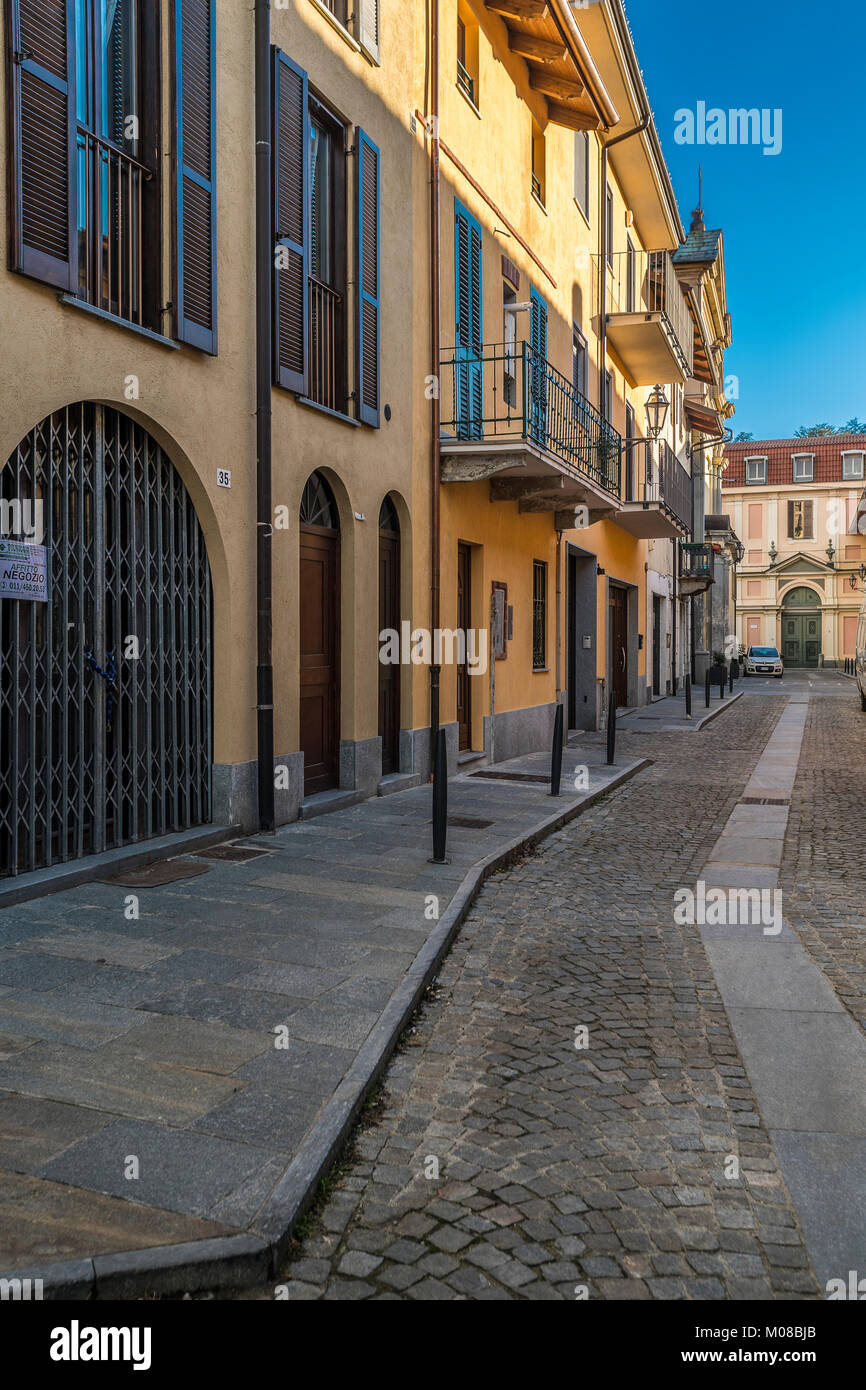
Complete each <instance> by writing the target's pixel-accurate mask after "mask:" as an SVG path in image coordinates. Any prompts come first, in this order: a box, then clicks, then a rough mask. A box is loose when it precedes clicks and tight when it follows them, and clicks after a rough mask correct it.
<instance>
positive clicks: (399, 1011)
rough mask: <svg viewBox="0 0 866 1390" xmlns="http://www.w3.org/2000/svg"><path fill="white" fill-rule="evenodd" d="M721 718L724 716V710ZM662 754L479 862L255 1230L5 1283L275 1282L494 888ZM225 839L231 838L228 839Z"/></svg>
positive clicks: (66, 1294)
mask: <svg viewBox="0 0 866 1390" xmlns="http://www.w3.org/2000/svg"><path fill="white" fill-rule="evenodd" d="M719 712H720V711H719ZM652 761H653V760H652V758H638V759H636V760H635V761H634V762H633V763H631V764H630V765H629V766H627V767H626V768H624V769H623V771H622V772H621V773H619V774H618V775H617V776H615V777H612V778H611V779H610V780H609V782H608V783H607V784H606V785H605V786H603V787H599V788H598V789H597V791H594V792H591V793H590V794H589V795H587V796H584V797H581V799H580V800H579V801H575V802H573V803H572V804H571V805H570V806H568V807H566V808H565V809H564V810H561V811H556V812H554V814H553V815H551V816H547V817H546V818H545V819H544V820H542V821H540V822H539V823H538V824H537V825H536V826H535V827H534V828H533V829H532V830H529V831H527V832H525V833H524V834H522V835H518V836H517V838H516V839H514V840H511V841H509V842H508V843H506V844H505V845H503V846H500V847H499V848H498V849H495V850H493V851H492V852H491V853H490V854H489V855H487V857H486V858H485V859H482V860H480V861H479V862H478V863H477V864H474V865H473V866H472V868H471V869H470V870H469V872H468V873H467V875H466V877H465V878H464V879H463V882H462V883H461V884H460V886H459V888H458V889H457V891H456V893H455V894H454V896H453V897H452V899H451V902H450V903H449V905H448V907H447V909H446V911H445V914H444V916H443V917H442V919H441V920H440V922H439V923H438V924H437V926H436V929H435V931H434V932H433V933H432V935H431V936H430V937H428V939H427V941H426V942H425V943H424V946H423V947H422V948H421V950H420V951H419V953H418V955H417V956H416V957H415V960H414V961H413V963H412V965H411V966H410V967H409V969H408V971H407V972H406V974H405V975H404V977H403V979H402V981H401V982H400V984H399V985H398V986H397V988H396V989H395V991H394V993H393V994H392V995H391V998H390V999H389V1001H388V1003H387V1004H386V1006H385V1009H384V1010H383V1012H382V1015H381V1017H380V1019H379V1021H378V1023H377V1024H375V1026H374V1027H373V1030H372V1032H371V1033H370V1035H369V1037H368V1038H367V1040H366V1042H365V1043H364V1045H363V1047H362V1048H361V1051H360V1052H359V1053H358V1055H357V1057H356V1058H355V1061H354V1063H353V1064H352V1066H351V1068H350V1070H349V1071H348V1073H347V1074H346V1076H344V1078H343V1080H342V1081H341V1082H340V1085H339V1086H338V1087H337V1089H336V1091H335V1092H334V1094H333V1096H332V1097H331V1099H330V1100H329V1101H328V1103H327V1104H326V1105H325V1106H324V1108H323V1110H322V1112H321V1114H320V1115H319V1117H318V1119H317V1121H316V1123H315V1126H314V1128H313V1130H312V1131H311V1133H310V1134H309V1135H308V1136H307V1138H306V1139H305V1140H304V1142H303V1143H302V1144H301V1147H300V1149H299V1150H298V1153H297V1154H296V1155H295V1157H294V1158H293V1160H292V1162H291V1163H290V1164H289V1166H288V1168H287V1169H286V1171H285V1172H284V1174H283V1176H282V1177H281V1178H280V1179H279V1181H278V1182H277V1184H276V1186H275V1187H274V1189H273V1191H272V1192H271V1195H270V1197H269V1198H268V1199H267V1201H266V1202H265V1203H264V1205H263V1206H262V1207H261V1208H260V1209H259V1212H258V1214H257V1216H256V1218H255V1219H254V1223H253V1228H252V1229H251V1230H249V1231H247V1232H243V1233H238V1234H237V1235H231V1236H221V1237H216V1238H214V1239H210V1240H201V1241H190V1242H185V1243H183V1244H175V1245H160V1246H155V1247H153V1248H151V1249H146V1250H126V1251H121V1252H119V1253H115V1254H111V1255H97V1256H95V1257H93V1258H90V1259H84V1260H69V1261H65V1262H60V1263H55V1264H46V1265H37V1266H32V1267H30V1268H28V1269H25V1270H11V1271H8V1272H5V1273H4V1274H3V1275H2V1276H0V1277H2V1278H5V1279H22V1280H23V1279H30V1280H34V1279H41V1280H42V1281H43V1298H44V1299H50V1300H55V1301H57V1300H63V1299H70V1300H81V1299H84V1300H86V1299H132V1298H141V1297H143V1296H144V1295H146V1294H157V1295H163V1296H167V1295H171V1294H178V1293H194V1292H198V1291H203V1290H206V1289H215V1290H216V1289H227V1288H237V1287H240V1286H242V1285H244V1284H247V1283H249V1282H251V1281H253V1280H255V1279H259V1280H266V1279H268V1278H269V1277H271V1275H272V1273H273V1270H274V1268H275V1266H276V1265H277V1264H279V1262H280V1261H281V1260H282V1259H283V1257H284V1256H285V1253H286V1251H287V1250H288V1248H289V1246H290V1243H291V1239H292V1232H293V1230H294V1227H295V1226H296V1225H297V1222H298V1221H299V1220H300V1218H301V1217H302V1216H303V1215H304V1213H305V1212H306V1211H307V1210H308V1208H309V1207H310V1206H311V1205H312V1202H313V1200H314V1198H315V1195H316V1191H317V1188H318V1186H319V1183H320V1181H321V1179H322V1177H323V1176H324V1174H325V1173H326V1172H327V1171H328V1169H329V1167H330V1166H331V1165H332V1164H333V1162H334V1160H335V1158H336V1157H337V1155H338V1153H339V1151H340V1149H341V1148H342V1146H343V1144H344V1142H345V1140H346V1138H347V1137H348V1135H349V1132H350V1131H351V1128H352V1126H353V1124H354V1122H355V1119H356V1118H357V1116H358V1113H359V1112H360V1110H361V1107H362V1106H363V1104H364V1101H365V1100H366V1098H367V1096H368V1094H369V1092H370V1090H371V1089H372V1087H373V1086H374V1085H375V1084H376V1082H377V1081H378V1079H379V1077H380V1076H381V1075H382V1073H383V1071H384V1070H385V1067H386V1066H387V1064H388V1061H389V1060H390V1057H391V1053H392V1052H393V1050H394V1048H395V1046H396V1045H397V1042H398V1040H399V1038H400V1035H401V1034H402V1032H403V1031H404V1029H405V1027H406V1024H407V1022H408V1021H409V1019H410V1018H411V1017H412V1015H413V1013H414V1012H415V1010H416V1009H417V1008H418V1005H419V1004H420V1003H421V1000H422V999H423V996H424V993H425V991H426V989H427V987H428V985H429V984H430V981H431V980H432V979H433V978H434V977H435V975H436V972H437V970H438V969H439V966H440V964H441V962H442V960H443V959H444V957H445V956H446V955H447V953H448V950H449V949H450V947H451V944H452V942H453V940H454V938H455V937H456V935H457V933H458V931H459V930H460V926H461V925H462V923H463V921H464V920H465V918H466V915H467V913H468V911H469V909H470V907H471V906H472V904H473V903H474V901H475V899H476V897H477V896H478V893H479V890H480V889H481V887H482V885H483V884H484V882H485V881H486V880H487V879H488V878H489V877H490V875H491V874H492V873H495V872H496V870H497V869H500V868H503V867H505V866H506V865H507V864H509V863H510V862H511V861H512V860H513V859H514V858H515V857H516V856H517V855H518V854H521V853H523V852H524V851H526V850H528V849H533V848H534V847H535V846H536V845H537V844H539V843H540V842H541V841H542V840H544V839H546V838H547V837H548V836H549V835H552V834H555V833H556V831H557V830H560V829H562V827H563V826H565V825H567V824H568V823H569V822H570V821H572V820H574V819H575V818H576V817H577V816H579V815H580V814H581V813H582V812H583V811H586V810H588V809H589V808H590V807H591V806H593V805H594V804H595V803H596V802H597V801H598V800H600V798H601V797H603V796H606V795H607V794H608V793H609V792H611V791H613V790H614V789H615V788H617V787H621V786H623V785H624V784H625V783H626V782H628V781H630V780H631V778H632V777H635V776H636V775H637V774H638V773H639V772H642V771H643V770H644V768H647V767H650V766H651V765H652ZM221 833H222V834H223V838H225V833H224V832H221Z"/></svg>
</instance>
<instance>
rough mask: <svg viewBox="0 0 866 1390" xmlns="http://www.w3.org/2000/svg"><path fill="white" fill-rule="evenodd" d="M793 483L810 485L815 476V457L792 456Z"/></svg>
mask: <svg viewBox="0 0 866 1390" xmlns="http://www.w3.org/2000/svg"><path fill="white" fill-rule="evenodd" d="M793 460H794V482H795V483H811V481H812V479H813V478H814V476H815V455H814V454H794V455H793Z"/></svg>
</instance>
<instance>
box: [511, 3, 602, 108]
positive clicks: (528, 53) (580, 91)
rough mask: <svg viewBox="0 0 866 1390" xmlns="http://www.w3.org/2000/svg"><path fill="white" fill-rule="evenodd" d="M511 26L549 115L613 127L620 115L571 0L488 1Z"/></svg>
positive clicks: (515, 48)
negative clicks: (578, 24)
mask: <svg viewBox="0 0 866 1390" xmlns="http://www.w3.org/2000/svg"><path fill="white" fill-rule="evenodd" d="M484 4H485V8H486V9H487V10H488V11H490V13H491V14H495V15H496V16H497V17H498V18H499V19H501V20H502V22H503V24H504V25H505V27H506V28H507V30H508V47H509V50H510V51H511V52H512V53H514V54H517V55H518V57H520V58H523V60H524V62H525V63H526V65H527V67H528V68H529V86H530V88H531V89H532V91H534V92H538V93H539V94H540V95H541V96H543V97H544V98H545V99H546V101H547V118H548V121H551V122H552V123H553V124H554V125H561V126H565V127H567V129H569V130H598V129H600V128H602V127H604V128H606V129H609V128H610V127H611V126H614V125H616V124H617V123H618V121H619V114H618V112H617V110H616V108H615V107H614V105H613V102H612V101H611V99H610V96H609V95H608V92H607V89H606V87H605V85H604V83H603V82H602V80H601V76H600V74H599V72H598V69H597V68H596V66H595V63H594V62H593V60H592V57H591V55H590V52H589V49H588V48H587V46H586V43H585V42H584V39H583V37H582V35H581V33H580V30H579V29H578V27H577V25H576V24H575V22H574V18H573V16H572V13H571V10H570V9H569V7H568V3H567V0H484Z"/></svg>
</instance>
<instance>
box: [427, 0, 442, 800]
mask: <svg viewBox="0 0 866 1390" xmlns="http://www.w3.org/2000/svg"><path fill="white" fill-rule="evenodd" d="M428 17H429V21H430V104H429V110H428V118H429V120H430V130H429V140H430V355H431V359H432V361H431V367H430V371H431V375H432V376H433V379H434V381H435V382H436V384H437V387H436V390H435V391H434V392H433V400H432V402H431V404H432V411H431V429H432V440H431V446H430V492H431V497H430V547H431V576H430V631H431V635H432V637H433V641H434V658H435V651H436V647H435V641H436V633H437V632H438V631H439V626H440V622H439V593H440V578H441V556H440V527H441V521H440V506H439V493H440V483H441V459H440V451H439V428H440V422H441V419H442V410H441V404H440V401H439V388H440V385H441V383H440V379H439V374H440V371H441V366H440V363H441V357H442V351H441V348H442V344H441V325H440V321H439V316H440V308H439V302H440V293H439V290H440V263H441V244H440V232H439V227H440V198H441V191H440V175H439V0H430V5H429V11H428ZM439 676H440V667H439V664H438V662H436V660H435V659H434V661H433V662H432V664H431V666H430V775H431V776H432V773H433V760H434V758H435V756H436V744H437V742H438V738H439Z"/></svg>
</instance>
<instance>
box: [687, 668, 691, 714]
mask: <svg viewBox="0 0 866 1390" xmlns="http://www.w3.org/2000/svg"><path fill="white" fill-rule="evenodd" d="M691 717H692V678H691V676H686V718H687V719H691Z"/></svg>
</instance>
